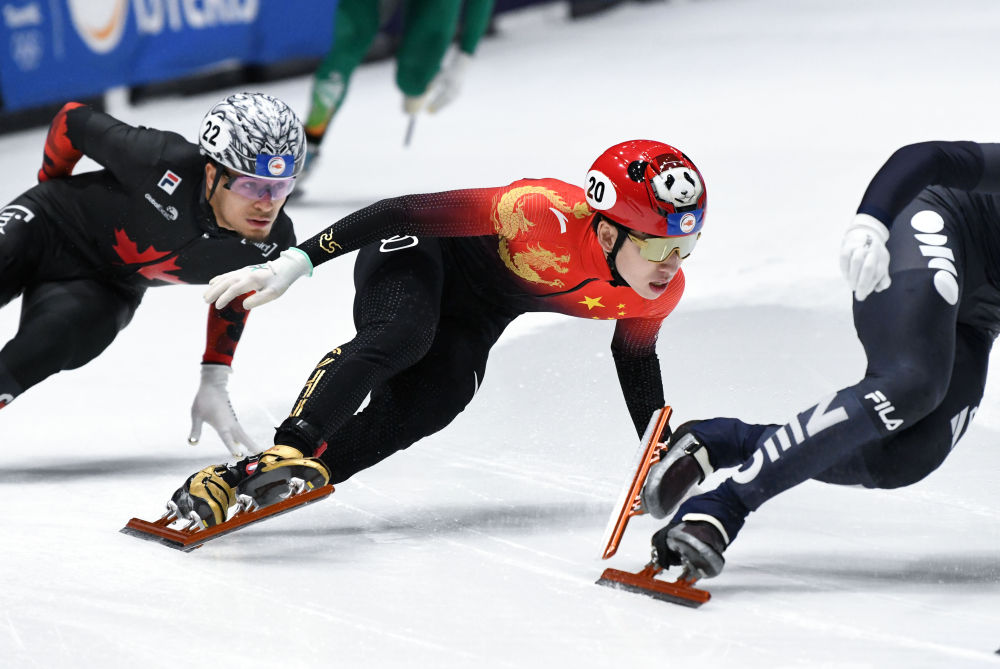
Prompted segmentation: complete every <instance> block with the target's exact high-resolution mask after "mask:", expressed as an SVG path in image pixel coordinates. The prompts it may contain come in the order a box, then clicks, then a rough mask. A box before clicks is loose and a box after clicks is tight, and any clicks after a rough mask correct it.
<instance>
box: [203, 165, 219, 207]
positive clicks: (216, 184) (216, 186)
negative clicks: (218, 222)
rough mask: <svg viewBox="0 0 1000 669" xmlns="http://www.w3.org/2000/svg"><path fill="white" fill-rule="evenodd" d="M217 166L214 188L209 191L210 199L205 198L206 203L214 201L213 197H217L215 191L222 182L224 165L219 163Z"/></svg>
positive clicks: (213, 181) (213, 182)
mask: <svg viewBox="0 0 1000 669" xmlns="http://www.w3.org/2000/svg"><path fill="white" fill-rule="evenodd" d="M214 164H215V179H213V180H212V188H211V190H209V191H208V197H207V198H205V201H206V202H211V201H212V196H213V195H215V189H216V188H218V187H219V182H221V181H222V165H219V164H218V163H214Z"/></svg>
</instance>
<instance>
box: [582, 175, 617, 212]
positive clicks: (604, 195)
mask: <svg viewBox="0 0 1000 669" xmlns="http://www.w3.org/2000/svg"><path fill="white" fill-rule="evenodd" d="M585 189H586V191H587V204H589V205H590V208H591V209H596V210H597V211H607V210H608V209H611V208H612V207H614V206H615V203H616V202H618V192H617V191H616V190H615V185H614V184H613V183H611V179H609V178H608V175H606V174H605V173H604V172H601V171H600V170H590V171H589V172H587V184H586V186H585Z"/></svg>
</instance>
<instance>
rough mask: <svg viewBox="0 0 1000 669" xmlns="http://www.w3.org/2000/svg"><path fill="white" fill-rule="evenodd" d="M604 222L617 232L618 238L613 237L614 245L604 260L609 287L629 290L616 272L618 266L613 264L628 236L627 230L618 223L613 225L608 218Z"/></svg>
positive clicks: (623, 279) (627, 284) (626, 283)
mask: <svg viewBox="0 0 1000 669" xmlns="http://www.w3.org/2000/svg"><path fill="white" fill-rule="evenodd" d="M604 220H605V221H607V222H608V223H610V224H611V225H613V226H615V230H617V231H618V236H617V237H615V244H614V246H612V247H611V250H610V251H608V255H607V256H606V257H605V260H607V261H608V269H610V270H611V285H612V286H613V287H618V286H624V287H626V288H631V286H629V283H628V281H626V280H625V278H624V277H623V276H622V275H621V273H620V272H619V271H618V264H617V263H616V262H615V259H616V258H617V257H618V251H620V250H621V248H622V246H623V245H624V244H625V237H627V236H628V228H626V227H625V226H624V225H621V224H620V223H615V222H614V221H612V220H611V219H610V218H607V217H605V218H604Z"/></svg>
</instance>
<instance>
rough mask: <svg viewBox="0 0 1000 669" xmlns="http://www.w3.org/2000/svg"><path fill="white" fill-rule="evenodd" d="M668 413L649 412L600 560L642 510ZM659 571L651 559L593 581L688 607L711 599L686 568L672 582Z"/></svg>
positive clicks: (666, 410) (666, 430)
mask: <svg viewBox="0 0 1000 669" xmlns="http://www.w3.org/2000/svg"><path fill="white" fill-rule="evenodd" d="M671 413H672V410H671V408H670V407H669V406H667V407H663V408H662V409H660V410H659V411H658V412H656V413H655V414H653V417H652V418H651V419H650V421H649V427H647V428H646V434H645V435H643V438H642V441H641V442H640V443H639V450H638V452H637V453H636V458H635V466H634V467H633V474H632V478H631V480H630V481H629V482H628V483H627V484H626V486H625V488H624V489H623V490H622V493H621V495H620V496H619V498H618V504H617V506H616V507H615V510H614V512H612V514H611V518H610V519H609V521H608V527H607V530H605V533H604V541H603V546H604V548H603V552H602V554H601V559H603V560H607V559H608V558H610V557H611V556H613V555H614V554H615V552H617V550H618V546H619V544H620V543H621V540H622V536H623V535H624V534H625V528H626V527H627V526H628V521H629V519H631V518H632V517H633V516H639V515H642V514H644V513H645V510H644V509H643V505H642V487H643V485H644V484H645V483H646V477H647V476H648V475H649V470H650V469H651V468H652V466H653V465H655V464H656V463H657V462H659V460H660V456H661V455H662V454H663V450H664V449H663V442H664V441H665V440H666V438H667V436H668V435H669V434H670V432H669V428H668V424H669V422H670V415H671ZM662 571H663V568H662V567H660V566H659V565H658V564H656V562H655V561H651V562H650V563H649V564H647V565H646V566H645V567H643V568H642V569H641V570H639V571H637V572H634V573H633V572H628V571H621V570H618V569H605V570H604V573H603V574H601V578H599V579H598V580H597V584H598V585H606V586H608V587H611V588H618V589H621V590H627V591H629V592H635V593H639V594H643V595H648V596H650V597H654V598H656V599H662V600H664V601H668V602H671V603H674V604H680V605H682V606H690V607H698V606H701V605H702V604H704V603H705V602H707V601H708V600H709V599H710V598H711V595H710V594H709V593H708V592H707V591H705V590H700V589H698V588H695V587H694V584H695V582H697V580H698V576H697V575H695V574H694V573H692V572H691V571H690V570H688V569H684V570H683V571H682V573H681V574H680V576H678V577H677V579H676V580H673V581H669V580H666V579H663V578H657V576H659V575H660V574H661V572H662Z"/></svg>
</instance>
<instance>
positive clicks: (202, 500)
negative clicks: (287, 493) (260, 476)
mask: <svg viewBox="0 0 1000 669" xmlns="http://www.w3.org/2000/svg"><path fill="white" fill-rule="evenodd" d="M243 462H246V460H242V461H240V462H238V463H236V464H235V465H211V466H210V467H205V468H204V469H202V470H201V471H199V472H196V473H194V474H192V475H191V476H189V477H188V479H187V481H185V482H184V485H182V486H181V487H180V488H178V489H177V491H176V492H175V493H174V494H173V497H171V498H170V501H169V502H167V508H168V509H169V510H170V511H171V513H173V514H174V515H175V516H177V518H179V519H185V520H190V521H192V522H194V523H196V524H197V525H200V526H201V527H202V528H203V529H204V528H206V527H213V526H215V525H218V524H219V523H221V522H223V521H225V520H226V516H228V515H229V509H230V507H232V506H233V505H235V504H236V486H237V485H238V484H239V482H240V481H241V480H242V479H244V478H246V475H245V474H241V468H240V464H241V463H243Z"/></svg>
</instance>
